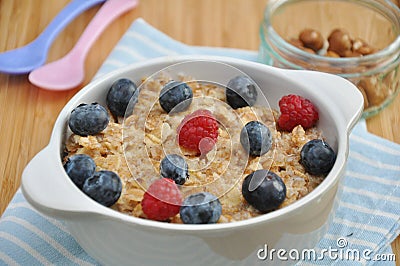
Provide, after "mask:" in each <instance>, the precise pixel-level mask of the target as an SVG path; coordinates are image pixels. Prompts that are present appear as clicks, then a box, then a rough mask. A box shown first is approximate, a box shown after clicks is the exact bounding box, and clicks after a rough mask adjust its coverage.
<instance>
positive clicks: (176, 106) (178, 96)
mask: <svg viewBox="0 0 400 266" xmlns="http://www.w3.org/2000/svg"><path fill="white" fill-rule="evenodd" d="M192 99H193V92H192V89H191V88H190V87H189V85H187V84H186V83H184V82H178V81H173V80H172V81H169V82H168V83H167V84H165V85H164V87H163V88H162V89H161V92H160V97H159V99H158V100H159V102H160V105H161V107H162V109H164V111H165V112H167V113H170V112H171V111H173V112H174V113H177V112H182V111H185V110H186V109H187V108H188V107H189V106H190V104H191V103H192Z"/></svg>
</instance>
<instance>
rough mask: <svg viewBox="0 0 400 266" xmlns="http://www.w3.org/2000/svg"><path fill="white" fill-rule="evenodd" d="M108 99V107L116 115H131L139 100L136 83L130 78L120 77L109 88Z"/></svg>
mask: <svg viewBox="0 0 400 266" xmlns="http://www.w3.org/2000/svg"><path fill="white" fill-rule="evenodd" d="M106 100H107V107H108V109H110V112H111V113H112V114H113V115H114V116H124V115H126V116H129V115H131V114H132V112H133V107H134V106H135V104H136V103H137V100H138V93H137V87H136V84H135V83H134V82H133V81H131V80H129V79H125V78H123V79H118V80H117V81H115V82H114V83H113V84H112V85H111V88H110V89H109V90H108V93H107V99H106ZM128 106H129V109H127V108H128Z"/></svg>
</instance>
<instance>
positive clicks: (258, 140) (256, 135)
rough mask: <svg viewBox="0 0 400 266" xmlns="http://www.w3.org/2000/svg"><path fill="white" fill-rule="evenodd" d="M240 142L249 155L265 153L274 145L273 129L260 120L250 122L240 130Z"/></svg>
mask: <svg viewBox="0 0 400 266" xmlns="http://www.w3.org/2000/svg"><path fill="white" fill-rule="evenodd" d="M240 143H241V144H242V146H243V148H244V149H245V150H246V151H247V152H248V153H249V155H251V156H261V155H264V154H265V153H267V152H268V151H269V149H270V148H271V146H272V136H271V131H270V130H269V128H268V127H267V126H265V125H264V124H263V123H261V122H259V121H251V122H248V123H247V124H246V125H245V126H244V127H243V128H242V131H241V132H240Z"/></svg>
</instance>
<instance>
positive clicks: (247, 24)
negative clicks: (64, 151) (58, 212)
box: [0, 0, 400, 265]
mask: <svg viewBox="0 0 400 266" xmlns="http://www.w3.org/2000/svg"><path fill="white" fill-rule="evenodd" d="M266 1H267V0H201V1H200V0H141V3H140V5H139V6H138V7H137V8H136V9H135V10H132V11H130V12H129V13H126V14H125V15H124V16H122V17H121V18H119V19H118V20H117V21H116V22H114V23H113V24H112V25H110V26H109V27H108V28H107V30H106V32H105V33H104V34H103V35H102V36H101V38H100V39H99V40H98V41H97V42H96V43H95V45H94V46H93V49H92V51H91V52H90V54H89V55H88V57H87V60H86V73H87V75H86V78H85V80H84V83H83V84H82V86H84V85H85V84H87V83H88V82H89V81H90V80H91V78H92V77H93V75H94V74H95V73H96V71H97V70H98V68H99V67H100V65H101V64H102V62H103V61H104V60H105V58H106V57H107V55H108V54H109V53H110V51H111V50H112V48H113V47H114V46H115V44H116V43H117V42H118V40H119V39H120V38H121V36H122V35H123V33H124V32H125V31H126V30H127V28H128V27H129V25H130V24H131V23H132V21H133V20H134V19H136V18H138V17H143V18H144V19H145V20H146V21H147V22H149V23H150V24H152V25H153V26H155V27H156V28H158V29H160V30H161V31H163V32H165V33H166V34H168V35H170V36H171V37H172V38H175V39H177V40H179V41H182V42H184V43H187V44H191V45H207V46H221V47H234V48H242V49H252V50H257V49H258V44H259V37H258V27H259V23H260V21H261V20H262V16H263V9H264V7H265V4H266ZM67 3H68V0H57V1H54V0H35V1H26V0H5V1H0V52H3V51H6V50H10V49H14V48H17V47H20V46H23V45H25V44H26V43H28V42H29V41H31V40H33V39H34V38H35V37H36V36H37V35H38V34H39V33H40V32H41V31H42V30H43V29H44V28H45V26H46V25H47V24H48V23H49V22H50V21H51V19H52V18H53V17H54V16H55V15H56V14H57V12H58V11H60V10H61V9H62V8H63V7H64V6H65V5H66V4H67ZM98 8H99V7H94V8H92V9H90V10H88V11H87V12H86V13H84V14H83V15H81V16H79V17H78V18H76V19H75V20H74V22H73V23H72V24H70V25H69V26H68V27H67V28H65V30H64V31H63V32H62V33H61V34H60V35H59V36H58V38H57V39H56V41H55V42H54V43H53V45H52V47H51V50H50V53H49V56H48V61H54V60H56V59H58V58H60V57H61V56H63V55H64V54H66V53H67V52H68V51H69V50H70V49H71V48H72V47H73V45H74V44H75V42H76V41H77V40H78V38H79V36H80V34H81V33H82V31H83V30H84V28H85V25H87V24H88V23H89V21H90V19H91V18H92V17H93V16H94V14H95V13H96V11H97V10H98ZM288 19H290V18H288ZM82 86H80V87H78V88H76V89H74V90H70V91H66V92H50V91H45V90H41V89H39V88H37V87H35V86H33V85H31V84H30V83H29V81H28V78H27V75H17V76H16V75H6V74H0V114H1V117H0V128H1V131H0V143H1V144H0V215H1V214H2V213H3V211H4V210H5V208H6V207H7V205H8V203H9V201H10V200H11V198H12V196H13V194H14V193H15V191H16V190H17V189H18V187H19V185H20V176H21V173H22V170H23V169H24V167H25V165H26V164H27V163H28V162H29V160H30V159H31V158H32V157H33V156H34V155H35V154H36V153H37V152H39V151H40V150H41V149H42V148H43V147H44V146H45V145H46V144H47V143H48V140H49V137H50V133H51V130H52V127H53V123H54V121H55V119H56V117H57V115H58V113H59V112H60V110H61V109H62V107H63V106H64V104H65V103H66V102H67V101H68V100H69V99H70V98H71V97H72V96H73V95H74V94H75V93H76V92H77V91H79V89H80V88H81V87H82ZM399 107H400V96H399V97H397V98H396V99H395V101H394V103H393V104H392V105H390V106H389V107H388V108H387V109H385V110H384V111H383V112H381V113H380V114H379V115H377V116H375V117H373V118H371V119H368V121H367V125H368V130H369V131H370V132H372V133H374V134H376V135H379V136H382V137H384V138H386V139H389V140H391V141H394V142H397V143H400V134H398V133H399V132H400V112H399ZM43 171H45V169H43ZM392 247H393V249H394V250H395V252H396V254H397V257H398V258H400V237H398V238H397V240H396V241H395V242H394V243H393V244H392ZM398 260H399V259H398ZM397 265H400V264H399V262H397Z"/></svg>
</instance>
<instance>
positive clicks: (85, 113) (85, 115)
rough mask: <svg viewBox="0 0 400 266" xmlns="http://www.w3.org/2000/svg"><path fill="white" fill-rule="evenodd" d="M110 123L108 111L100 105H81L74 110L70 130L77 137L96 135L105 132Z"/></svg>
mask: <svg viewBox="0 0 400 266" xmlns="http://www.w3.org/2000/svg"><path fill="white" fill-rule="evenodd" d="M109 121H110V116H109V115H108V112H107V110H106V109H105V108H104V107H103V106H101V105H100V104H98V103H92V104H85V103H84V104H80V105H79V106H77V107H76V108H75V109H74V110H72V112H71V115H70V117H69V122H68V124H69V128H70V129H71V130H72V132H74V133H75V134H77V135H80V136H87V135H95V134H97V133H100V132H101V131H103V130H104V129H105V128H106V127H107V125H108V122H109Z"/></svg>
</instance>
